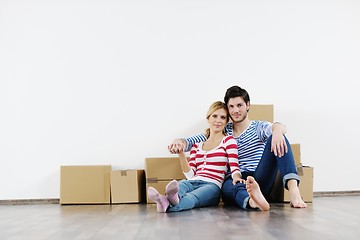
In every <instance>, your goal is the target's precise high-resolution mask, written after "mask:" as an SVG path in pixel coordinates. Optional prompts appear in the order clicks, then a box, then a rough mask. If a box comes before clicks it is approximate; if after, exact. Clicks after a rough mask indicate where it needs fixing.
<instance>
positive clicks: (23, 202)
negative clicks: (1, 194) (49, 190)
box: [0, 198, 60, 205]
mask: <svg viewBox="0 0 360 240" xmlns="http://www.w3.org/2000/svg"><path fill="white" fill-rule="evenodd" d="M59 203H60V199H59V198H47V199H10V200H0V205H27V204H59Z"/></svg>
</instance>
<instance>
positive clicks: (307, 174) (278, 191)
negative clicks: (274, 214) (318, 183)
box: [269, 165, 314, 202]
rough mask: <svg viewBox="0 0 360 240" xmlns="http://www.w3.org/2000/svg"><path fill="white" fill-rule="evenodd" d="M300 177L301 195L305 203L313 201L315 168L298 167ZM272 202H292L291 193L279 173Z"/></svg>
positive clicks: (271, 198) (272, 194)
mask: <svg viewBox="0 0 360 240" xmlns="http://www.w3.org/2000/svg"><path fill="white" fill-rule="evenodd" d="M297 171H298V175H299V177H300V185H299V189H300V193H301V197H302V198H303V200H304V201H305V202H312V201H313V182H314V168H313V167H309V166H301V165H300V166H298V167H297ZM269 200H270V201H271V202H290V198H289V192H288V190H286V189H285V188H284V185H283V183H282V179H281V177H280V174H279V173H278V175H277V177H276V180H275V184H274V188H273V191H272V193H271V196H270V199H269Z"/></svg>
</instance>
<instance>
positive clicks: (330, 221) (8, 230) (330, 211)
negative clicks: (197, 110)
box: [0, 196, 360, 240]
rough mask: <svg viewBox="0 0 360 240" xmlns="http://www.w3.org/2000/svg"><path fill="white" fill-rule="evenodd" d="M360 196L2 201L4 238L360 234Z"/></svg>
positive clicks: (347, 236)
mask: <svg viewBox="0 0 360 240" xmlns="http://www.w3.org/2000/svg"><path fill="white" fill-rule="evenodd" d="M359 206H360V196H338V197H316V198H314V202H313V203H311V204H309V207H308V208H306V209H294V208H291V207H290V206H289V205H288V204H284V203H276V204H271V209H270V211H268V212H261V211H243V210H240V209H236V208H233V207H224V206H222V205H220V206H219V207H212V208H200V209H193V210H190V211H183V212H178V213H167V214H164V213H157V212H156V207H155V205H154V204H121V205H59V204H34V205H0V239H1V240H22V239H34V240H41V239H47V240H56V239H66V240H69V239H71V240H73V239H77V240H80V239H101V240H111V239H117V240H126V239H147V240H151V239H167V240H171V239H189V240H190V239H198V240H207V239H237V240H238V239H247V240H254V239H265V240H270V239H303V240H304V239H305V240H311V239H322V240H328V239H346V240H351V239H357V240H359V239H360V208H359Z"/></svg>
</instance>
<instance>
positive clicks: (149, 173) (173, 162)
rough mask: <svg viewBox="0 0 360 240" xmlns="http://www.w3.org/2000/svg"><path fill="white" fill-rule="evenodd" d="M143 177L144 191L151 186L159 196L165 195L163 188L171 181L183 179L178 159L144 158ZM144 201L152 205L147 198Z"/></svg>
mask: <svg viewBox="0 0 360 240" xmlns="http://www.w3.org/2000/svg"><path fill="white" fill-rule="evenodd" d="M145 176H146V190H147V189H148V188H149V187H150V186H152V187H154V188H155V189H156V190H158V191H159V192H160V193H161V194H164V193H165V186H166V184H168V183H169V182H170V181H171V180H173V179H176V180H181V179H184V178H185V176H184V174H183V172H182V169H181V165H180V159H179V158H178V157H160V158H145ZM146 201H147V203H154V202H153V201H152V200H151V199H149V197H147V198H146Z"/></svg>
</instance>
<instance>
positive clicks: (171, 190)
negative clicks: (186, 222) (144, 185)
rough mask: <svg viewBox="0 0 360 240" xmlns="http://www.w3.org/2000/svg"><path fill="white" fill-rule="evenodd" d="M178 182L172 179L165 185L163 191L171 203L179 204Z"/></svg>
mask: <svg viewBox="0 0 360 240" xmlns="http://www.w3.org/2000/svg"><path fill="white" fill-rule="evenodd" d="M178 192H179V183H178V182H177V181H176V180H172V181H171V182H169V183H168V184H167V185H166V188H165V193H166V197H167V198H168V199H169V202H170V203H171V204H172V205H178V204H179V195H178Z"/></svg>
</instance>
